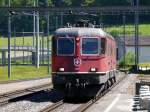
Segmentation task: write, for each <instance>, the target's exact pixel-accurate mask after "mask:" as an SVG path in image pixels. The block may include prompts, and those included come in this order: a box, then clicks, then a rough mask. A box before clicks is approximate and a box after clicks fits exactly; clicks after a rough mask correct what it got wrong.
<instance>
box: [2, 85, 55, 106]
mask: <svg viewBox="0 0 150 112" xmlns="http://www.w3.org/2000/svg"><path fill="white" fill-rule="evenodd" d="M50 88H52V85H51V83H50V84H44V85H40V86H36V87H31V88H27V89H23V90H17V91H14V92H8V93H4V94H1V95H0V106H2V105H4V104H8V103H9V102H10V101H12V100H14V99H17V98H20V97H23V96H26V95H31V94H33V93H37V92H40V91H43V90H47V89H50Z"/></svg>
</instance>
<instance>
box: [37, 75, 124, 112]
mask: <svg viewBox="0 0 150 112" xmlns="http://www.w3.org/2000/svg"><path fill="white" fill-rule="evenodd" d="M125 78H126V75H125V76H124V77H122V78H121V79H120V80H119V81H117V82H116V83H115V84H114V85H113V86H111V87H110V88H109V89H108V90H106V91H104V92H102V91H103V87H102V89H101V90H100V91H99V94H98V95H97V96H96V97H95V98H93V99H91V100H90V101H88V102H87V103H84V104H81V105H80V106H78V107H77V108H76V109H75V110H73V111H72V112H84V111H85V110H86V109H88V108H89V107H90V106H91V105H93V104H94V103H95V102H96V101H98V100H99V99H100V98H102V97H103V96H105V95H106V94H107V93H108V92H109V91H111V89H112V88H114V87H115V86H116V85H118V84H119V83H120V82H121V81H122V80H123V79H125ZM64 104H65V103H64V102H63V100H61V101H59V102H57V103H54V104H52V105H49V106H47V107H46V108H44V109H43V110H41V111H39V112H51V111H54V110H55V109H57V108H58V107H60V106H62V105H64Z"/></svg>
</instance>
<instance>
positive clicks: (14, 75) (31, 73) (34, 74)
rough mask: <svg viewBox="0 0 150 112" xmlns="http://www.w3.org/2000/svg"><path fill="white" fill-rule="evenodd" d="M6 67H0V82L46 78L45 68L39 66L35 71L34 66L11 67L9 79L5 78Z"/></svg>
mask: <svg viewBox="0 0 150 112" xmlns="http://www.w3.org/2000/svg"><path fill="white" fill-rule="evenodd" d="M7 70H8V69H7V66H5V67H0V82H2V81H9V80H20V79H32V78H39V77H47V76H48V73H47V67H46V66H41V67H40V68H39V69H37V68H36V67H34V66H12V72H11V78H10V79H9V78H8V76H7V74H8V73H7Z"/></svg>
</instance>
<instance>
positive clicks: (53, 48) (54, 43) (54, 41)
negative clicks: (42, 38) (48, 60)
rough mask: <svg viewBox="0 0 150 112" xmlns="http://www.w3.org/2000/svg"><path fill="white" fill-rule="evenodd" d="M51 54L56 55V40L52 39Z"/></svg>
mask: <svg viewBox="0 0 150 112" xmlns="http://www.w3.org/2000/svg"><path fill="white" fill-rule="evenodd" d="M52 53H53V54H56V39H55V37H52Z"/></svg>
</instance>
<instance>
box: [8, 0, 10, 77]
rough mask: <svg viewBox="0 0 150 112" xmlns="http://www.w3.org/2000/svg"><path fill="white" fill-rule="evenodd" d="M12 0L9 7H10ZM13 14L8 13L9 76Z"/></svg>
mask: <svg viewBox="0 0 150 112" xmlns="http://www.w3.org/2000/svg"><path fill="white" fill-rule="evenodd" d="M10 5H11V4H10V0H9V3H8V7H10ZM10 40H11V14H10V13H9V15H8V78H10V77H11V42H10Z"/></svg>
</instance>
